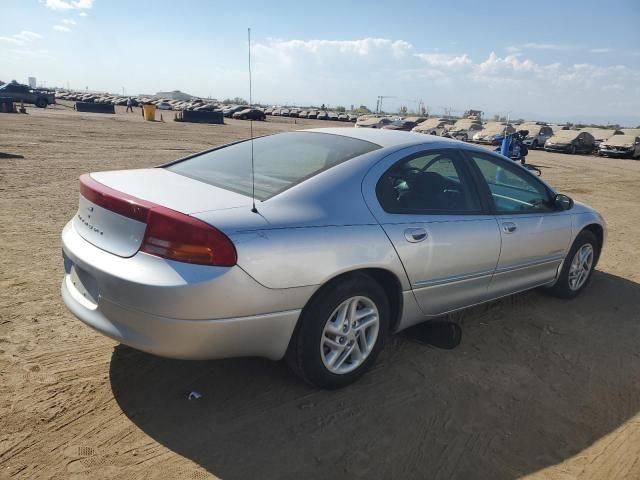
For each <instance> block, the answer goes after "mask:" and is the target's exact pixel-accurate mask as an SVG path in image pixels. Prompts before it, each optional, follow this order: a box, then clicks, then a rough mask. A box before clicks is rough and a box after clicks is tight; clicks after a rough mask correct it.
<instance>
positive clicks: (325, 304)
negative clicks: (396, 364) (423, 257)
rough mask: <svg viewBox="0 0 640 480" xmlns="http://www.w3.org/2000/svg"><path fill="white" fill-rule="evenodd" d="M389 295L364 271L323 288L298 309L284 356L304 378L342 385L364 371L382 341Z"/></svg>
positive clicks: (321, 384) (328, 386) (327, 386)
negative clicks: (300, 311)
mask: <svg viewBox="0 0 640 480" xmlns="http://www.w3.org/2000/svg"><path fill="white" fill-rule="evenodd" d="M388 325H389V301H388V299H387V296H386V294H385V292H384V290H383V288H382V287H381V286H380V285H379V284H378V283H377V282H376V281H375V280H373V279H372V278H371V277H369V276H368V275H365V274H356V275H353V276H349V277H347V278H345V279H344V280H341V281H340V280H339V281H338V282H337V283H334V284H330V285H328V286H327V287H325V288H324V289H323V290H321V291H320V292H319V293H318V294H317V295H316V296H315V297H314V298H313V299H312V300H311V301H310V302H309V304H307V306H306V307H305V308H304V310H303V311H302V314H301V316H300V319H299V320H298V325H297V327H296V330H295V331H294V334H293V336H292V338H291V342H290V343H289V348H288V350H287V355H286V359H287V362H288V364H289V366H290V367H291V368H292V370H293V371H294V372H295V373H296V374H298V375H299V376H300V377H302V378H303V379H304V380H305V381H307V382H308V383H311V384H312V385H315V386H317V387H320V388H325V389H336V388H342V387H344V386H346V385H349V384H351V383H353V382H355V381H356V380H357V379H359V378H360V377H361V376H362V375H364V374H365V373H366V372H367V371H368V370H369V369H370V368H371V366H372V365H373V364H374V362H375V360H376V358H377V356H378V354H379V353H380V351H382V348H383V347H384V341H385V337H386V336H387V331H388Z"/></svg>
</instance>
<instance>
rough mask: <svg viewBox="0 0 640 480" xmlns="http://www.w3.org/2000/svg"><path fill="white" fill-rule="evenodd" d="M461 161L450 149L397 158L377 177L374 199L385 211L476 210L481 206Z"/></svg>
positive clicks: (447, 211) (470, 211)
mask: <svg viewBox="0 0 640 480" xmlns="http://www.w3.org/2000/svg"><path fill="white" fill-rule="evenodd" d="M463 162H464V160H463V159H462V158H461V157H460V156H459V154H458V153H457V152H456V151H454V150H447V151H440V152H428V153H421V154H418V155H412V156H411V157H409V158H407V159H403V160H400V161H399V162H398V163H396V164H395V165H393V166H392V167H391V168H390V169H389V170H387V171H386V172H385V173H384V174H383V175H382V177H380V180H379V181H378V184H377V186H376V195H377V197H378V201H379V202H380V205H381V206H382V208H383V209H384V210H385V211H386V212H388V213H405V214H447V213H452V214H465V213H467V214H471V213H479V212H480V210H481V206H480V203H479V201H478V197H477V195H476V192H475V190H474V189H473V187H472V182H471V180H470V178H469V176H468V174H467V172H466V170H465V168H464V165H463Z"/></svg>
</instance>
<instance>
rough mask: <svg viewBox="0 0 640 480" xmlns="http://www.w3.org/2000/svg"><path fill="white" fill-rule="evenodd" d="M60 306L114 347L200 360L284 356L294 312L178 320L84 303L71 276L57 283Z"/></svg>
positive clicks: (105, 303)
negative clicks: (108, 339)
mask: <svg viewBox="0 0 640 480" xmlns="http://www.w3.org/2000/svg"><path fill="white" fill-rule="evenodd" d="M62 298H63V300H64V304H65V305H66V306H67V308H68V309H69V310H70V311H71V313H73V314H74V315H75V316H76V317H78V319H80V320H81V321H82V322H83V323H85V324H86V325H88V326H89V327H91V328H93V329H94V330H96V331H98V332H100V333H102V334H103V335H106V336H107V337H110V338H112V339H114V340H116V341H118V342H121V343H123V344H125V345H128V346H130V347H133V348H135V349H138V350H142V351H144V352H148V353H152V354H155V355H159V356H162V357H168V358H178V359H183V360H203V359H213V358H229V357H250V356H258V357H266V358H269V359H271V360H279V359H280V358H282V357H283V356H284V353H285V352H286V350H287V346H288V344H289V339H290V338H291V333H292V332H293V329H294V327H295V324H296V321H297V320H298V316H299V315H300V310H292V311H288V312H278V313H271V314H266V315H254V316H250V317H238V318H226V319H221V320H182V319H176V318H167V317H161V316H158V315H151V314H149V313H144V312H139V311H136V310H132V309H128V308H125V307H123V306H121V305H118V304H117V303H113V302H110V301H108V300H105V299H101V300H100V301H99V303H98V304H97V305H92V304H91V303H90V302H88V301H86V300H85V299H84V298H83V297H82V295H81V294H80V293H79V291H78V290H76V288H75V287H74V285H73V283H72V281H71V276H70V275H68V274H66V275H65V277H64V280H63V282H62Z"/></svg>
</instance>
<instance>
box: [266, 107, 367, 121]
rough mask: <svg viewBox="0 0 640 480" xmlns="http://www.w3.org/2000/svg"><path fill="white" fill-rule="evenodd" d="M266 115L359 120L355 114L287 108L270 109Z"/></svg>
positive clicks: (267, 109)
mask: <svg viewBox="0 0 640 480" xmlns="http://www.w3.org/2000/svg"><path fill="white" fill-rule="evenodd" d="M264 113H265V115H272V116H274V117H293V118H309V119H314V120H315V119H317V120H333V121H338V122H355V121H356V120H357V118H358V116H357V115H355V114H353V113H345V112H332V111H328V110H314V109H307V110H305V109H301V108H286V107H268V108H266V109H265V110H264Z"/></svg>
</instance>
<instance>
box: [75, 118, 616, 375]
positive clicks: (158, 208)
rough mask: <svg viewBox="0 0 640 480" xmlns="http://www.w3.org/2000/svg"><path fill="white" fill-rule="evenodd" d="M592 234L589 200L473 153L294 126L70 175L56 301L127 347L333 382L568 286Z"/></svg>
mask: <svg viewBox="0 0 640 480" xmlns="http://www.w3.org/2000/svg"><path fill="white" fill-rule="evenodd" d="M252 164H253V168H252ZM605 238H606V224H605V222H604V220H603V219H602V217H601V216H600V215H599V214H598V213H597V212H595V211H594V210H592V209H591V208H589V207H587V206H585V205H582V204H579V203H577V202H575V203H574V202H573V201H572V200H571V199H570V198H569V197H567V196H565V195H562V194H558V193H556V192H555V191H554V190H553V189H552V188H551V187H550V186H549V185H547V184H546V183H544V182H542V181H541V180H540V179H539V178H537V177H536V176H534V175H532V174H530V173H529V172H528V171H527V170H526V169H524V168H522V167H521V166H519V165H517V164H515V163H514V162H512V161H510V160H508V159H506V158H504V157H502V156H500V155H497V154H494V153H493V152H490V151H487V150H485V149H482V148H479V147H475V146H472V145H467V144H464V143H462V142H458V141H455V140H450V139H446V138H442V137H433V136H425V135H421V134H417V133H408V132H398V131H392V130H377V129H355V128H332V129H317V130H305V131H297V132H289V133H282V134H277V135H271V136H266V137H261V138H257V139H254V140H247V141H243V142H238V143H234V144H231V145H227V146H223V147H219V148H214V149H212V150H209V151H206V152H203V153H199V154H196V155H193V156H191V157H187V158H183V159H180V160H177V161H175V162H172V163H169V164H166V165H163V166H161V167H158V168H150V169H142V170H129V171H111V172H98V173H92V174H87V175H83V176H82V177H81V178H80V205H79V209H78V212H77V214H76V215H75V216H74V218H73V219H72V220H71V221H70V222H69V223H68V224H67V225H66V226H65V228H64V230H63V232H62V244H63V253H64V265H65V276H64V280H63V283H62V297H63V299H64V302H65V304H66V306H67V307H68V308H69V310H70V311H71V312H72V313H73V314H74V315H76V316H77V317H78V318H79V319H80V320H82V321H83V322H84V323H86V324H87V325H89V326H90V327H92V328H94V329H96V330H97V331H99V332H101V333H103V334H105V335H107V336H109V337H111V338H113V339H115V340H117V341H119V342H122V343H124V344H126V345H130V346H132V347H134V348H137V349H140V350H144V351H147V352H151V353H154V354H157V355H161V356H166V357H173V358H182V359H208V358H223V357H234V356H262V357H266V358H270V359H273V360H277V359H281V358H283V357H286V358H287V360H288V362H289V364H290V365H291V366H292V367H293V369H294V371H296V372H297V373H299V374H300V375H301V376H302V377H303V378H304V379H306V380H307V381H309V382H311V383H313V384H315V385H318V386H320V387H324V388H337V387H341V386H344V385H347V384H349V383H351V382H353V381H354V380H355V379H357V378H358V377H360V376H361V375H362V374H363V373H364V372H365V371H366V370H367V369H369V368H370V367H371V365H372V364H373V362H374V361H375V359H376V357H377V356H378V354H379V353H380V351H381V350H382V348H383V345H384V341H385V338H386V337H388V335H389V334H390V333H395V332H398V331H400V330H403V329H405V328H407V327H410V326H412V325H415V324H417V323H420V322H424V321H427V320H429V319H432V318H436V317H439V316H442V315H444V314H447V313H449V312H453V311H455V310H459V309H462V308H465V307H469V306H471V305H476V304H479V303H482V302H487V301H489V300H492V299H496V298H499V297H502V296H505V295H510V294H513V293H516V292H520V291H523V290H527V289H531V288H535V287H546V289H547V290H548V291H549V292H550V293H552V294H555V295H557V296H560V297H564V298H570V297H574V296H575V295H577V294H578V293H579V292H580V291H581V290H582V289H583V288H584V287H585V286H586V285H587V283H588V281H589V279H590V277H591V274H592V272H593V269H594V267H595V265H596V263H597V261H598V257H599V256H600V252H601V250H602V246H603V243H604V241H605Z"/></svg>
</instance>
